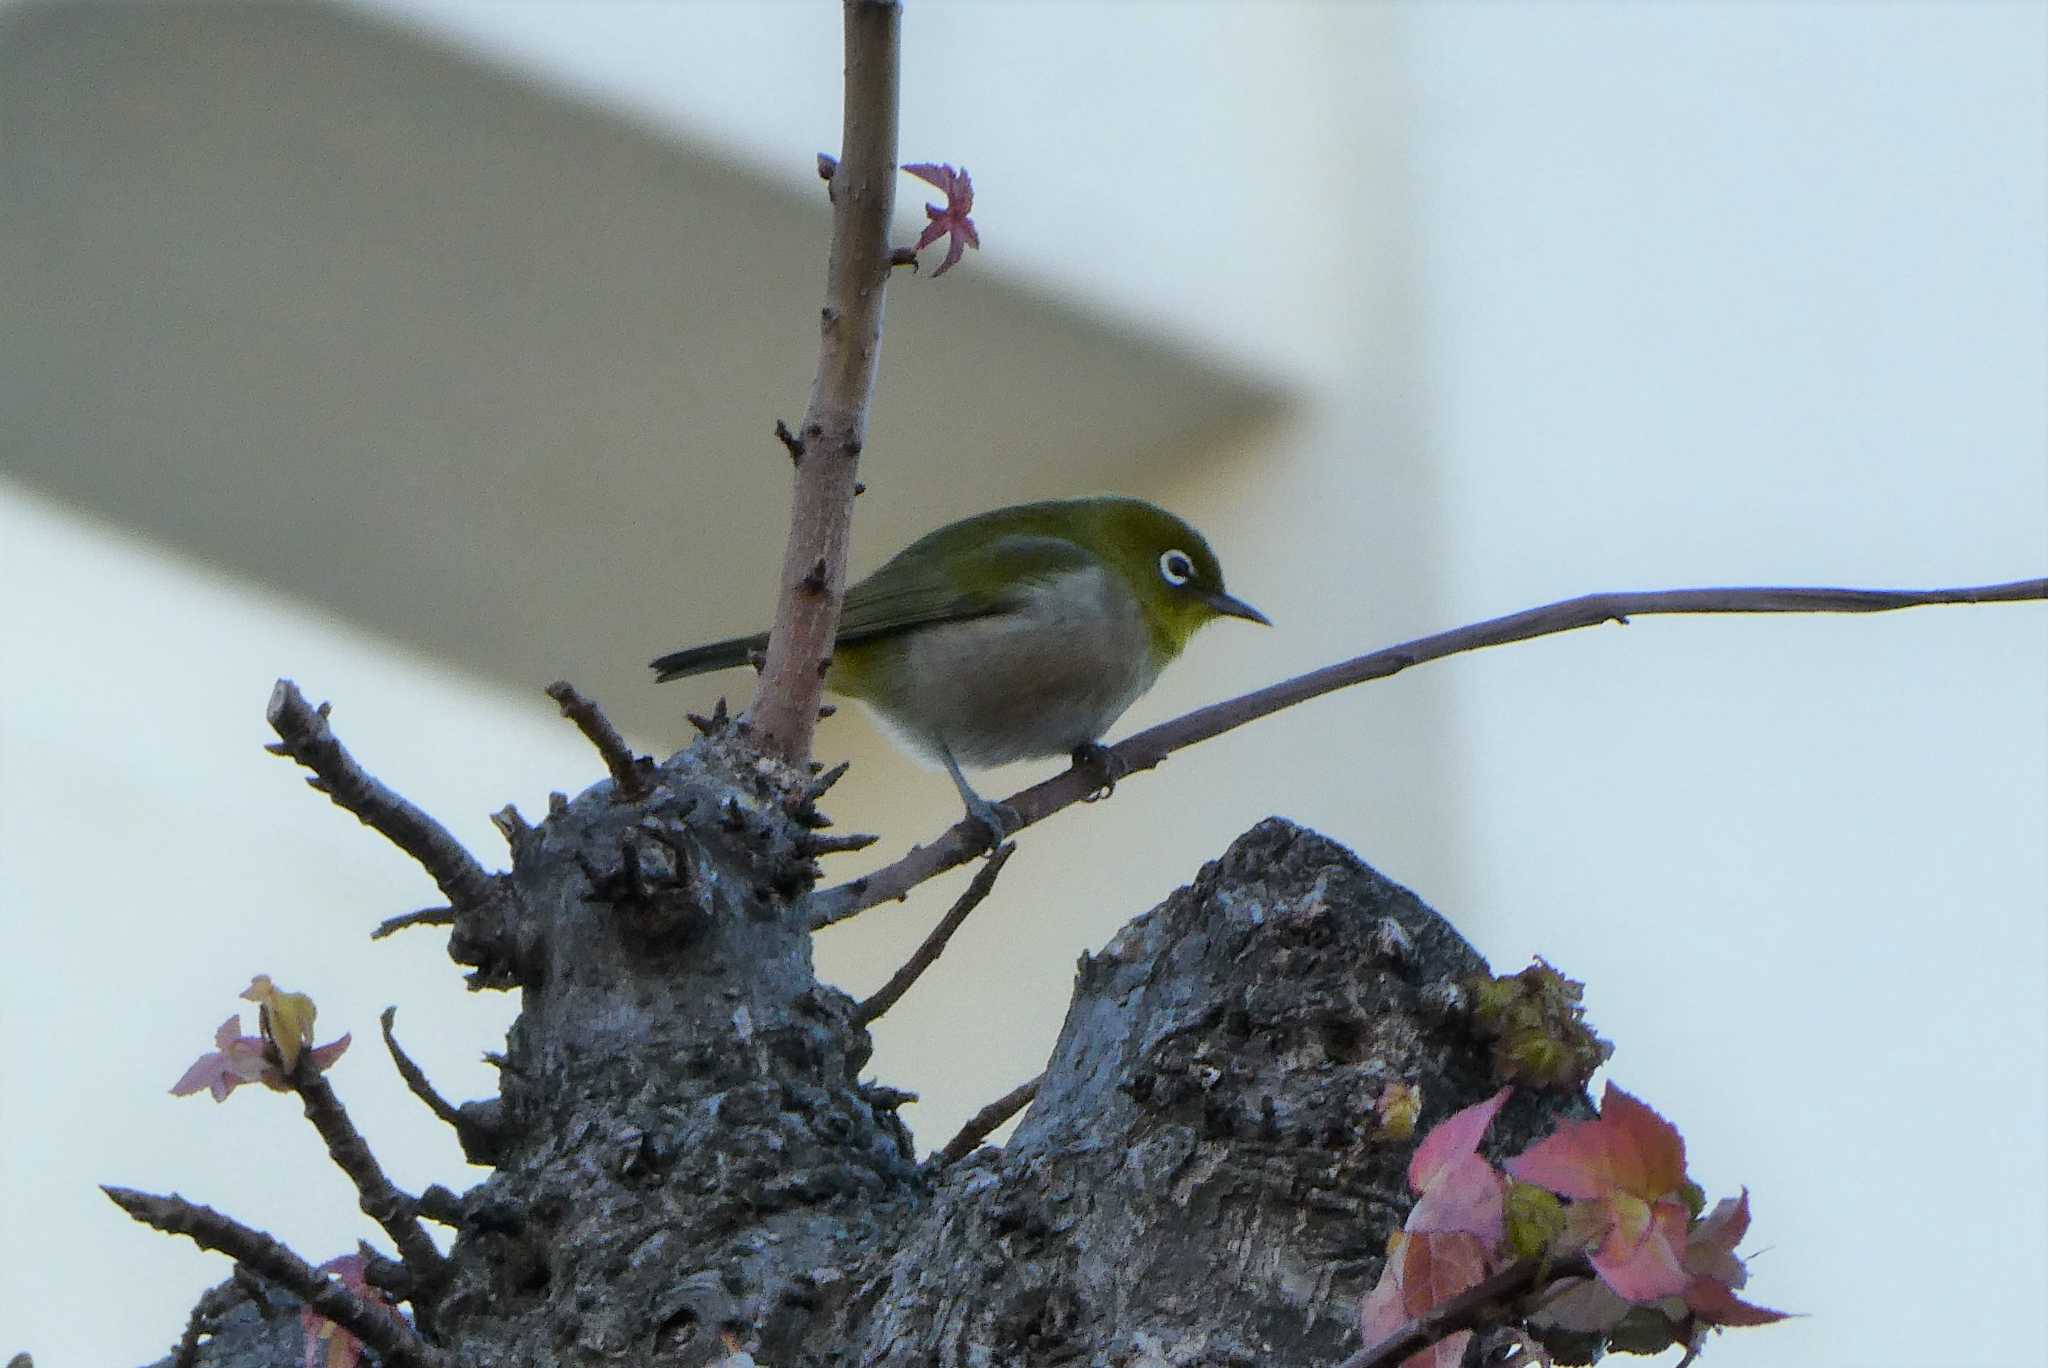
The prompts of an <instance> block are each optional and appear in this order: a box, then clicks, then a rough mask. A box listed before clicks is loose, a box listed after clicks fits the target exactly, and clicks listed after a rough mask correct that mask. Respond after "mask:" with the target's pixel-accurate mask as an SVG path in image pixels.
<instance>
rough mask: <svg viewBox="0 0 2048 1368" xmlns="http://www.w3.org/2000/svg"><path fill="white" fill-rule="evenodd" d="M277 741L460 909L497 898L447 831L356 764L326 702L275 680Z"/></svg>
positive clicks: (275, 749)
mask: <svg viewBox="0 0 2048 1368" xmlns="http://www.w3.org/2000/svg"><path fill="white" fill-rule="evenodd" d="M264 715H265V716H266V717H267V718H268V719H269V721H270V727H271V730H273V731H275V732H276V733H277V735H278V742H277V744H276V745H273V746H271V747H270V748H269V749H270V751H271V753H272V754H273V755H284V756H289V757H290V758H291V759H293V760H296V761H298V762H299V763H300V764H301V765H304V766H305V767H306V768H307V769H309V770H311V771H313V777H312V778H311V779H308V780H307V781H306V782H307V783H309V784H312V785H313V787H315V788H317V789H319V790H320V791H321V792H322V793H325V794H326V795H327V796H328V797H330V798H332V799H333V800H334V802H335V804H336V806H338V807H341V808H344V809H346V810H347V811H349V812H352V813H354V814H355V815H356V818H357V820H359V821H360V822H362V823H363V825H365V826H367V827H369V828H371V829H372V830H374V831H376V832H377V833H378V834H379V835H381V836H383V837H384V838H385V839H386V840H388V841H390V842H391V843H392V844H393V845H395V846H397V847H398V848H399V849H400V850H403V851H404V852H405V853H406V854H408V855H410V856H412V857H413V859H415V860H417V861H419V863H420V866H421V867H422V868H423V869H425V870H426V871H427V873H428V875H429V876H431V877H432V878H433V880H434V882H435V883H436V884H438V885H440V888H441V892H442V894H443V895H444V896H445V897H446V898H447V899H448V901H449V903H450V904H451V905H453V906H454V907H455V908H457V909H458V910H460V909H464V908H471V907H480V906H482V905H483V904H484V903H486V902H488V901H489V900H490V899H491V897H492V896H493V889H494V888H495V883H494V881H493V879H492V876H491V875H490V874H489V873H487V872H486V871H485V870H484V867H483V866H482V865H480V864H478V863H477V862H476V860H475V858H474V857H472V856H471V855H470V853H469V852H468V851H467V850H464V849H463V848H462V843H461V842H460V841H457V840H456V839H455V838H454V837H453V836H451V835H449V834H448V829H447V828H446V827H444V826H442V825H441V824H440V823H439V822H437V821H435V820H434V819H433V818H432V817H429V816H428V815H427V814H426V813H424V812H422V811H421V810H420V809H419V808H417V807H414V806H413V805H412V804H411V803H409V802H407V801H406V800H405V799H403V798H401V797H399V796H398V795H397V794H396V793H394V792H392V791H391V790H390V789H389V788H386V787H385V786H384V785H383V784H382V783H380V782H378V780H377V779H375V778H374V777H372V776H371V775H370V774H369V773H368V772H367V771H365V770H364V769H363V767H362V766H361V765H360V764H358V763H356V759H355V757H354V756H352V755H350V754H349V753H348V751H347V750H346V749H345V748H344V747H343V746H342V744H341V742H340V741H338V740H336V739H335V735H334V732H333V730H332V729H331V728H329V727H328V725H327V706H326V705H325V704H322V705H321V706H320V707H318V708H315V707H313V706H312V705H311V704H310V703H308V702H306V696H305V695H304V694H302V693H300V692H299V687H298V685H296V684H294V683H292V682H291V681H290V680H289V679H280V680H278V681H277V687H276V688H275V689H273V690H271V694H270V706H269V708H268V709H267V710H266V711H265V714H264Z"/></svg>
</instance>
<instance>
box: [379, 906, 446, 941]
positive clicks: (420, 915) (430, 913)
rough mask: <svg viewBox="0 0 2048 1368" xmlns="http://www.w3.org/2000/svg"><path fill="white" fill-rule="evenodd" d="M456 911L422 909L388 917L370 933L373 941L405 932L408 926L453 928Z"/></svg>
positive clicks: (436, 908)
mask: <svg viewBox="0 0 2048 1368" xmlns="http://www.w3.org/2000/svg"><path fill="white" fill-rule="evenodd" d="M453 925H455V909H454V908H452V907H422V908H421V909H420V910H419V911H417V912H405V913H401V914H400V915H398V916H396V917H386V918H385V919H384V920H383V921H380V922H378V923H377V929H376V930H374V931H372V932H371V933H370V939H371V940H383V939H384V938H385V937H386V936H388V935H390V934H391V933H392V932H394V931H403V930H405V929H406V928H407V927H408V926H453Z"/></svg>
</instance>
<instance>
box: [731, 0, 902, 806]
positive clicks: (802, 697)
mask: <svg viewBox="0 0 2048 1368" xmlns="http://www.w3.org/2000/svg"><path fill="white" fill-rule="evenodd" d="M844 16H845V50H846V62H845V72H846V77H845V97H844V105H843V110H844V114H843V120H842V124H841V139H840V149H839V159H838V160H837V161H836V162H834V163H833V164H832V165H831V168H830V185H829V188H830V193H831V198H832V247H831V255H830V259H829V262H828V265H827V268H826V279H825V307H824V309H823V310H822V312H821V313H820V315H819V318H820V326H819V336H818V369H817V375H816V378H815V379H814V380H813V381H812V384H811V397H810V402H809V404H808V405H807V407H806V408H805V411H804V418H803V422H802V424H801V425H800V426H799V427H798V428H797V439H798V442H799V443H800V444H801V446H802V448H803V453H804V454H803V459H802V460H801V461H800V462H798V464H797V471H796V481H795V489H794V490H793V492H792V496H791V501H790V514H789V540H788V542H787V543H786V545H785V547H784V549H783V559H782V578H781V580H780V582H779V583H780V588H779V590H778V592H777V599H776V608H775V621H774V623H773V625H772V626H771V628H770V629H769V633H768V652H767V656H766V658H765V660H764V661H763V664H762V671H761V683H760V687H759V688H758V689H756V690H755V693H754V703H753V707H752V708H751V709H750V710H749V715H750V717H751V718H752V721H753V724H754V731H753V738H754V742H755V744H756V745H758V746H759V747H760V748H761V750H762V752H763V753H764V754H768V755H773V756H776V757H778V758H780V759H782V760H784V761H786V762H788V763H790V764H792V765H797V766H802V765H803V764H804V763H805V762H806V761H808V760H809V759H810V758H811V739H812V736H813V735H814V733H815V732H816V731H817V727H818V701H819V695H820V690H821V685H822V684H823V680H822V679H821V678H820V672H819V669H818V662H819V661H821V660H824V659H825V658H826V657H827V656H829V655H830V654H831V653H832V639H833V635H834V633H835V632H836V630H837V629H838V626H839V607H840V599H841V596H842V595H844V593H845V592H846V550H847V545H848V542H849V540H850V535H851V534H850V529H851V526H852V522H853V499H854V494H853V490H854V484H855V479H854V477H855V475H856V474H857V473H858V471H859V466H860V452H861V447H862V445H863V444H864V443H865V442H866V440H867V427H868V405H869V401H870V400H871V399H872V398H873V396H874V390H875V368H876V365H877V363H878V362H879V361H880V359H881V354H882V298H883V295H884V293H885V290H886V287H887V285H888V282H889V226H890V219H891V216H892V215H893V213H894V211H895V205H896V124H897V83H898V76H899V66H900V61H899V41H898V39H899V30H900V28H901V21H902V8H901V6H899V5H897V4H896V3H894V0H844ZM818 169H819V173H820V174H821V175H822V174H826V162H825V159H824V158H822V157H821V158H820V159H819V161H818ZM820 566H822V567H823V574H822V575H818V574H815V573H814V569H815V568H816V567H820Z"/></svg>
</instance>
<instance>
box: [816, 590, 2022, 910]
mask: <svg viewBox="0 0 2048 1368" xmlns="http://www.w3.org/2000/svg"><path fill="white" fill-rule="evenodd" d="M2040 599H2048V579H2030V580H2015V581H2013V582H2011V583H2008V584H1987V585H1979V586H1974V587H1968V588H1960V589H1806V588H1783V589H1773V588H1760V589H1665V590H1648V591H1644V592H1639V593H1604V594H1587V595H1584V596H1582V597H1580V598H1574V599H1565V600H1563V601H1561V602H1558V603H1550V604H1545V605H1544V606H1542V607H1540V608H1530V609H1526V610H1524V611H1522V612H1519V613H1511V614H1509V615H1508V616H1506V617H1498V618H1491V619H1488V620H1487V621H1485V622H1476V623H1473V624H1471V625H1470V626H1466V627H1458V628H1454V629H1453V630H1451V631H1448V632H1439V633H1437V634H1435V635H1434V636H1426V637H1418V638H1416V639H1415V640H1413V641H1409V642H1404V643H1402V644H1401V645H1399V646H1390V647H1387V648H1386V649H1385V650H1380V651H1373V652H1371V653H1370V654H1367V655H1362V656H1356V657H1354V658H1352V659H1350V660H1346V661H1340V662H1339V663H1337V664H1335V665H1326V666H1324V667H1323V668H1322V669H1320V670H1311V671H1309V672H1308V673H1307V674H1303V675H1296V676H1295V677H1294V678H1292V679H1287V680H1282V681H1281V682H1280V683H1278V684H1271V685H1268V686H1267V687H1265V688H1263V689H1257V690H1254V691H1253V692H1251V693H1248V694H1241V695H1239V696H1238V697H1236V698H1232V699H1228V700H1226V701H1224V702H1222V703H1213V704H1211V705H1209V706H1208V707H1206V708H1197V709H1196V710H1195V711H1193V712H1190V713H1184V714H1182V715H1181V716H1179V717H1176V718H1174V719H1172V720H1171V721H1168V722H1162V723H1160V724H1159V725H1158V726H1156V727H1148V728H1147V729H1146V730H1144V731H1141V732H1139V733H1138V734H1137V735H1136V736H1133V737H1131V738H1129V739H1128V740H1126V741H1124V742H1122V743H1121V744H1119V745H1117V746H1114V747H1111V748H1110V754H1111V755H1112V756H1113V757H1115V762H1116V763H1117V764H1118V765H1119V766H1120V767H1121V769H1122V770H1123V772H1125V773H1128V774H1136V773H1138V772H1140V771H1142V770H1149V769H1151V768H1153V767H1154V766H1156V765H1158V764H1159V762H1160V761H1162V760H1164V759H1165V758H1166V757H1167V756H1169V755H1171V754H1173V752H1175V751H1177V750H1180V749H1182V748H1183V747H1186V746H1192V745H1194V744H1195V743H1196V742H1198V741H1207V740H1209V739H1210V738H1211V737H1214V736H1220V735H1222V734H1223V733H1224V732H1227V731H1230V730H1232V729H1233V728H1236V727H1241V726H1243V725H1244V724H1245V723H1247V722H1254V721H1257V720H1258V719H1259V718H1261V717H1266V716H1269V715H1270V714H1273V713H1276V712H1279V711H1281V710H1282V709H1283V708H1291V707H1293V706H1294V705H1295V704H1297V703H1305V702H1307V701H1308V700H1309V699H1311V698H1319V697H1321V696H1322V695H1324V694H1327V693H1334V692H1336V691H1337V690H1338V689H1344V688H1349V687H1350V686H1352V685H1354V684H1363V683H1365V682H1366V681H1368V680H1373V679H1385V678H1386V677H1387V676H1389V675H1395V674H1399V673H1400V672H1401V671H1403V670H1405V669H1407V668H1409V667H1410V666H1412V665H1421V664H1424V663H1426V662H1428V661H1432V660H1441V659H1443V658H1444V657H1445V656H1452V655H1459V654H1462V653H1463V652H1466V651H1477V650H1480V649H1482V648H1484V647H1488V646H1505V645H1508V644H1509V643H1511V642H1517V641H1528V640H1531V639H1533V638H1535V637H1541V636H1552V635H1555V634H1557V633H1559V632H1570V631H1575V630H1577V629H1578V628H1581V627H1595V626H1598V625H1600V624H1602V623H1606V622H1616V623H1621V624H1623V625H1626V624H1627V622H1628V620H1629V619H1630V618H1635V617H1650V616H1653V615H1657V614H1708V613H1882V612H1889V611H1891V610H1893V609H1897V608H1919V607H1925V606H1929V605H1933V604H1944V603H2022V602H2032V601H2035V600H2040ZM1100 787H1101V776H1100V773H1099V772H1098V771H1097V769H1096V768H1094V767H1092V766H1090V767H1080V766H1076V767H1074V768H1072V769H1068V770H1064V771H1062V772H1061V773H1059V774H1056V775H1054V776H1053V777H1052V778H1050V779H1047V780H1045V781H1043V782H1042V783H1038V784H1034V785H1032V786H1031V787H1030V788H1027V789H1024V790H1023V791H1021V792H1019V793H1016V794H1013V795H1012V796H1011V797H1009V798H1006V799H1004V800H1003V806H1004V807H1005V808H1007V809H1009V811H1010V812H1011V813H1014V814H1015V816H1016V821H1015V824H1014V825H1012V826H1011V827H1010V828H1009V830H1010V834H1012V835H1014V834H1015V833H1016V832H1018V831H1021V830H1023V829H1024V828H1025V827H1028V826H1031V825H1032V824H1034V823H1036V822H1042V821H1044V820H1045V819H1046V818H1047V817H1050V816H1051V815H1052V814H1054V813H1055V812H1058V811H1060V810H1061V809H1062V808H1066V807H1069V806H1071V805H1072V804H1074V803H1077V802H1080V801H1082V800H1083V799H1085V798H1087V797H1088V796H1089V794H1090V793H1092V792H1094V791H1095V790H1097V789H1099V788H1100ZM987 847H988V832H987V830H986V829H985V828H984V827H983V826H982V825H981V823H979V822H977V821H973V820H971V819H969V820H963V821H960V822H957V823H955V824H954V825H953V826H952V827H951V828H949V829H948V830H947V831H945V832H944V833H943V834H941V835H940V836H939V838H938V839H937V840H935V841H933V842H931V843H930V844H929V845H924V846H917V847H913V848H912V850H911V851H910V853H909V854H907V855H905V856H903V857H902V858H901V859H899V860H897V861H896V862H895V863H894V864H890V865H885V866H884V867H883V868H881V869H878V870H876V871H875V872H874V873H872V874H866V875H862V876H861V877H860V878H857V879H852V880H849V881H848V882H846V883H843V884H840V885H839V886H837V887H835V888H829V889H821V890H819V891H818V892H817V893H814V894H812V895H811V921H812V924H813V925H818V926H825V925H830V924H831V923H833V922H836V921H842V920H844V919H845V918H847V917H850V916H853V915H854V914H855V913H857V912H863V911H865V910H867V909H868V908H870V907H874V906H876V905H878V904H880V903H885V902H890V901H892V900H894V899H898V898H901V897H903V896H905V895H906V894H908V893H909V892H910V890H911V889H913V888H916V887H917V886H918V885H919V884H921V883H923V882H924V881H925V880H926V879H929V878H931V877H932V876H933V875H935V874H942V873H944V872H945V871H946V870H948V869H953V868H955V867H957V866H959V865H963V864H966V863H967V862H968V861H969V860H971V859H973V858H974V857H975V856H977V855H979V854H981V853H982V852H983V851H984V850H986V849H987Z"/></svg>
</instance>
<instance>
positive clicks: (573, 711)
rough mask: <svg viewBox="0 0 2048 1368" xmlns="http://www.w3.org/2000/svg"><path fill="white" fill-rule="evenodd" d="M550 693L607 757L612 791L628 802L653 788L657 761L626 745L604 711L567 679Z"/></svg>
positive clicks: (555, 683)
mask: <svg viewBox="0 0 2048 1368" xmlns="http://www.w3.org/2000/svg"><path fill="white" fill-rule="evenodd" d="M547 695H548V697H549V698H552V699H554V700H555V702H556V703H557V704H559V705H560V706H561V709H562V716H564V717H566V718H568V719H569V720H570V721H571V722H574V723H575V724H576V729H577V730H578V731H580V732H582V733H583V734H584V736H586V737H588V738H589V740H590V744H591V745H593V746H595V747H596V748H597V753H598V754H599V755H600V756H602V757H603V758H604V767H605V768H606V769H607V770H609V771H610V772H611V776H612V791H613V792H614V793H616V794H617V795H618V797H620V798H622V799H624V800H625V801H626V802H629V803H631V802H637V801H638V800H639V799H642V798H645V797H646V796H647V795H648V794H649V793H650V792H652V791H653V789H654V761H653V760H652V759H650V758H649V757H647V756H645V755H635V754H633V748H632V747H631V746H629V745H627V744H626V738H625V737H623V736H621V735H619V729H618V728H617V727H614V726H613V725H612V720H611V719H610V718H609V717H606V716H605V715H604V710H603V709H601V708H599V707H598V706H597V704H595V703H593V702H591V701H590V700H589V699H588V698H585V697H584V696H583V695H582V694H580V693H578V692H577V691H576V688H575V686H574V685H572V684H570V683H569V681H568V680H566V679H558V680H556V681H555V682H554V683H552V684H550V685H548V687H547Z"/></svg>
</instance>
